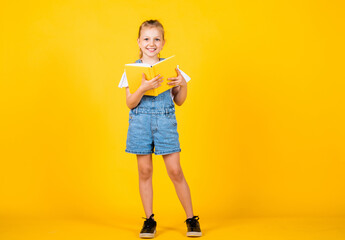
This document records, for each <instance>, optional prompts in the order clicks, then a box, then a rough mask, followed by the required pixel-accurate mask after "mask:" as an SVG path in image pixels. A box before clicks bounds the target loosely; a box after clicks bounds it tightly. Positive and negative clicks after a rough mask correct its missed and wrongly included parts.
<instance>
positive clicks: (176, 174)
mask: <svg viewBox="0 0 345 240" xmlns="http://www.w3.org/2000/svg"><path fill="white" fill-rule="evenodd" d="M169 177H170V179H171V180H172V181H173V182H181V181H182V180H183V178H184V176H183V172H182V169H181V168H174V169H170V170H169Z"/></svg>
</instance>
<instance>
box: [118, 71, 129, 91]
mask: <svg viewBox="0 0 345 240" xmlns="http://www.w3.org/2000/svg"><path fill="white" fill-rule="evenodd" d="M123 87H128V82H127V76H126V72H123V74H122V77H121V81H120V83H119V88H123Z"/></svg>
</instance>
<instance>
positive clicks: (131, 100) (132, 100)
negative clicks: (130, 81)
mask: <svg viewBox="0 0 345 240" xmlns="http://www.w3.org/2000/svg"><path fill="white" fill-rule="evenodd" d="M162 79H163V77H161V76H160V75H157V76H156V77H154V78H152V79H151V80H149V81H147V80H146V77H145V74H144V73H143V74H142V79H141V85H140V87H139V88H138V89H137V90H136V91H135V92H134V93H132V94H131V93H130V91H129V87H126V104H127V106H128V107H129V108H130V109H132V108H135V107H136V106H138V104H139V102H140V100H141V98H142V97H143V96H144V93H145V92H146V91H147V90H150V89H153V88H157V87H159V86H160V85H161V83H162V81H163V80H162Z"/></svg>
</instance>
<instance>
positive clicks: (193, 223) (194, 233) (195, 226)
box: [185, 216, 201, 237]
mask: <svg viewBox="0 0 345 240" xmlns="http://www.w3.org/2000/svg"><path fill="white" fill-rule="evenodd" d="M198 220H199V217H198V216H193V217H192V218H187V220H186V221H185V223H186V224H187V229H188V230H187V237H201V230H200V224H199V221H198Z"/></svg>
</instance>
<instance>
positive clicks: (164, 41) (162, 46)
mask: <svg viewBox="0 0 345 240" xmlns="http://www.w3.org/2000/svg"><path fill="white" fill-rule="evenodd" d="M164 45H165V39H164V40H163V44H162V47H164Z"/></svg>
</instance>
